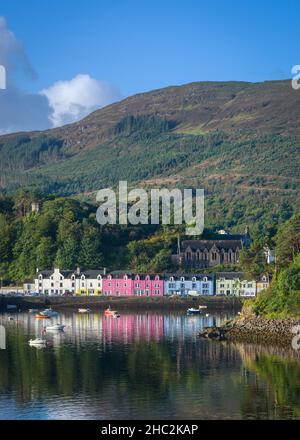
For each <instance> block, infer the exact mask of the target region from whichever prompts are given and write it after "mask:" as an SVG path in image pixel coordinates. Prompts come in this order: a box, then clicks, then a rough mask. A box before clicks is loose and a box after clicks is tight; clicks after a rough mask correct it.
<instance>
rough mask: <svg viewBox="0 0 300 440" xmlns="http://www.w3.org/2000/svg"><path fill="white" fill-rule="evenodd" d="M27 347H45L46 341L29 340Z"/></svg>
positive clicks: (41, 339) (38, 339) (40, 339)
mask: <svg viewBox="0 0 300 440" xmlns="http://www.w3.org/2000/svg"><path fill="white" fill-rule="evenodd" d="M28 343H29V345H36V346H40V347H41V346H45V345H46V344H47V341H46V339H43V338H35V339H30V340H29V341H28Z"/></svg>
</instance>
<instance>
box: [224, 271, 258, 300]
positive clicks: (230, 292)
mask: <svg viewBox="0 0 300 440" xmlns="http://www.w3.org/2000/svg"><path fill="white" fill-rule="evenodd" d="M216 295H226V296H247V297H249V296H250V297H251V296H255V295H256V281H255V280H247V279H245V276H244V274H243V273H242V272H219V273H217V274H216Z"/></svg>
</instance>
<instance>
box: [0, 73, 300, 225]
mask: <svg viewBox="0 0 300 440" xmlns="http://www.w3.org/2000/svg"><path fill="white" fill-rule="evenodd" d="M299 136H300V93H299V94H297V92H296V91H294V90H293V89H292V88H291V86H290V83H289V82H288V81H272V82H265V83H257V84H252V83H243V82H241V83H239V82H229V83H209V82H208V83H192V84H187V85H184V86H178V87H168V88H166V89H161V90H156V91H153V92H149V93H143V94H139V95H135V96H133V97H130V98H128V99H126V100H124V101H121V102H119V103H116V104H113V105H110V106H108V107H105V108H103V109H101V110H98V111H96V112H94V113H93V114H91V115H89V116H88V117H87V118H85V119H84V120H82V121H80V122H77V123H75V124H71V125H68V126H65V127H62V128H58V129H53V130H47V131H45V132H42V133H37V132H36V133H21V134H15V135H7V136H2V137H0V190H1V192H2V193H8V194H9V193H13V192H16V191H18V190H19V189H20V188H29V189H31V190H35V189H38V190H39V191H41V192H42V193H43V194H55V195H64V196H74V195H80V196H81V197H83V198H90V200H92V201H93V200H94V192H95V191H97V190H98V189H101V188H104V187H107V186H113V187H114V186H117V184H118V182H119V180H127V181H128V182H129V184H130V185H131V186H143V187H146V188H151V187H162V186H167V187H174V186H176V187H179V188H191V187H198V188H204V189H205V193H206V208H207V209H206V225H207V226H220V227H221V226H222V227H230V228H233V229H237V230H238V229H241V228H242V227H244V226H245V225H246V224H250V225H253V227H254V228H255V229H256V230H260V229H261V228H264V227H265V226H266V225H267V224H269V223H273V222H281V221H282V220H285V219H286V218H288V217H290V216H291V214H292V213H293V212H296V211H297V210H299V205H300V201H299V189H298V188H299V182H300V169H299V168H300V167H299V163H300V142H299V140H300V138H299Z"/></svg>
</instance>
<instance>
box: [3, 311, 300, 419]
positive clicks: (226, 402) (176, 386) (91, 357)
mask: <svg viewBox="0 0 300 440" xmlns="http://www.w3.org/2000/svg"><path fill="white" fill-rule="evenodd" d="M0 316H1V317H0V323H1V324H2V325H3V326H4V327H5V330H6V349H5V350H0V419H99V420H101V419H133V420H134V419H297V418H300V359H299V357H297V356H296V355H295V356H293V354H291V353H289V352H287V351H286V350H285V351H283V350H282V349H277V348H273V347H261V346H253V345H247V344H234V343H228V342H216V341H208V340H203V339H201V338H199V336H198V332H199V331H200V330H201V329H202V328H203V327H204V326H212V325H220V324H222V323H223V322H224V321H226V320H227V319H229V318H231V317H232V316H231V315H230V314H226V313H223V314H219V313H216V314H210V315H209V316H205V313H204V314H203V315H200V316H187V315H186V314H185V313H184V312H180V313H169V312H168V313H166V312H144V313H143V312H123V311H122V314H121V317H120V318H118V319H113V318H105V317H104V316H103V313H102V312H100V311H99V312H93V313H90V314H79V313H76V312H63V313H60V315H59V316H58V317H57V318H53V319H52V320H51V322H53V323H55V322H61V323H63V324H65V325H66V327H65V331H64V332H57V333H55V332H52V333H46V338H47V340H48V343H49V344H48V346H47V347H44V348H37V347H30V346H29V345H28V340H29V339H30V338H33V337H35V336H39V335H40V334H41V330H42V328H43V326H45V325H46V324H45V321H44V320H42V321H41V320H38V319H35V318H34V316H33V315H30V314H29V313H18V314H13V318H14V319H13V320H8V315H7V314H3V315H0Z"/></svg>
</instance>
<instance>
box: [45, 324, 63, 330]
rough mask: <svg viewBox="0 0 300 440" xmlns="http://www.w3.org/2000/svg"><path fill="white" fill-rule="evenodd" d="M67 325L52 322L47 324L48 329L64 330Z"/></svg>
mask: <svg viewBox="0 0 300 440" xmlns="http://www.w3.org/2000/svg"><path fill="white" fill-rule="evenodd" d="M64 328H65V325H63V324H52V325H47V326H46V328H45V329H46V331H63V329H64Z"/></svg>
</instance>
